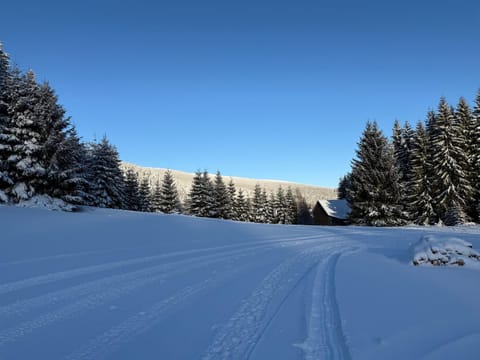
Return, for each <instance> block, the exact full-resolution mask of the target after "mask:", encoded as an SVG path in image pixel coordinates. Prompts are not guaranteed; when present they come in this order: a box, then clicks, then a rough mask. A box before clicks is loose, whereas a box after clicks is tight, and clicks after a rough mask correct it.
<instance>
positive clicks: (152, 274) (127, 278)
mask: <svg viewBox="0 0 480 360" xmlns="http://www.w3.org/2000/svg"><path fill="white" fill-rule="evenodd" d="M315 241H318V237H317V238H315V237H298V238H288V239H282V240H277V241H265V242H258V243H254V244H244V246H237V245H234V246H226V247H221V248H222V249H229V248H239V247H240V248H239V249H236V250H229V251H228V250H227V251H223V252H222V251H220V252H218V253H214V254H212V255H203V256H198V257H196V258H189V259H187V260H180V261H176V262H172V263H167V264H161V265H157V266H153V267H148V268H146V269H141V270H137V271H132V272H128V273H123V274H120V275H113V276H107V277H104V278H101V279H98V280H94V281H90V282H87V283H83V284H80V285H76V286H72V287H68V288H65V289H62V290H58V291H53V292H50V293H47V294H44V295H41V296H37V297H34V298H31V299H27V300H21V301H17V302H14V303H13V304H9V305H6V306H3V307H0V318H1V317H2V316H3V317H7V318H8V317H11V316H18V315H22V314H25V313H27V312H29V311H31V310H33V309H35V308H39V307H42V306H48V305H52V304H55V303H57V302H60V301H65V300H73V302H72V303H69V304H67V305H64V306H62V307H60V308H57V309H56V310H53V311H49V312H47V313H44V314H41V315H39V316H37V317H35V318H33V319H29V320H26V321H23V322H22V323H20V324H18V325H17V326H14V327H12V328H8V329H4V330H1V331H0V347H2V346H5V345H6V344H8V343H12V342H16V341H18V340H19V339H21V338H22V337H23V336H25V335H27V334H29V333H31V332H33V331H35V330H39V329H41V328H43V327H45V326H48V325H50V324H52V323H55V322H58V321H64V320H66V319H69V318H72V317H74V316H76V315H78V314H80V313H82V312H85V311H88V310H93V309H95V308H97V307H99V306H102V305H104V304H106V303H108V302H111V301H113V300H116V299H119V298H121V297H123V296H126V295H128V294H131V293H132V292H134V291H135V290H138V289H140V288H142V287H145V286H147V285H149V284H152V283H155V282H163V281H165V280H166V279H167V278H169V277H172V276H175V275H180V274H182V273H186V272H188V271H193V270H195V269H198V268H201V267H204V266H208V265H211V264H214V263H221V262H228V261H233V260H238V259H239V258H243V257H245V256H248V255H250V254H252V253H256V254H258V252H259V251H262V250H264V251H266V250H269V249H271V248H272V247H274V246H278V245H279V244H282V245H283V246H288V247H290V246H293V247H296V246H298V245H305V244H308V243H311V242H315ZM283 243H285V244H283ZM214 250H218V248H214ZM210 251H212V249H210ZM202 252H204V251H202ZM182 253H185V252H182ZM188 253H190V251H188ZM169 255H170V256H169ZM171 256H173V255H172V253H171V254H165V255H161V257H162V258H164V257H171ZM148 258H152V257H148ZM144 259H145V258H140V259H133V260H127V261H126V262H128V263H131V262H134V261H143V260H144ZM119 263H121V262H114V263H110V264H106V266H112V265H115V266H118V264H119ZM101 266H102V265H100V266H98V267H101ZM98 267H97V268H98ZM86 269H88V270H91V269H92V267H87V268H86ZM76 270H85V269H76ZM76 270H74V271H76ZM168 271H170V272H168ZM63 273H64V272H62V274H63ZM49 275H55V274H49ZM47 276H48V275H47ZM34 279H36V278H34ZM27 280H28V279H27ZM22 284H25V282H22ZM6 285H8V284H6ZM35 285H37V284H35ZM12 291H13V290H12ZM82 296H83V297H82Z"/></svg>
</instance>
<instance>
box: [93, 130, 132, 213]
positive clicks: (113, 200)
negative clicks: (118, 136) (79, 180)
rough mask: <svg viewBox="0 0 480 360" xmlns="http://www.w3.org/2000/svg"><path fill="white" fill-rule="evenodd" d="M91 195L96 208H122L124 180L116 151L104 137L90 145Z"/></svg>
mask: <svg viewBox="0 0 480 360" xmlns="http://www.w3.org/2000/svg"><path fill="white" fill-rule="evenodd" d="M89 166H90V176H91V180H90V183H91V184H92V190H91V193H92V195H93V196H94V197H95V202H94V205H95V206H97V207H106V208H115V209H121V208H123V207H124V202H123V199H124V197H125V195H124V180H123V174H122V170H120V160H119V156H118V152H117V149H116V148H115V147H114V146H113V145H111V144H110V142H109V141H108V140H107V137H106V136H104V137H103V138H102V141H101V142H100V143H98V144H92V154H91V159H90V164H89Z"/></svg>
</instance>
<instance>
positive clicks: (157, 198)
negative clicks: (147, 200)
mask: <svg viewBox="0 0 480 360" xmlns="http://www.w3.org/2000/svg"><path fill="white" fill-rule="evenodd" d="M161 198H162V185H161V184H160V180H158V179H157V182H156V183H155V187H154V188H153V194H152V209H153V211H154V212H158V211H161V210H160V207H161Z"/></svg>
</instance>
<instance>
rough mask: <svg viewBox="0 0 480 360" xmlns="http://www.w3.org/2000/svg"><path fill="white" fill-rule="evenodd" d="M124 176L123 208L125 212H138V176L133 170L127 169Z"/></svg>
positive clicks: (139, 206)
mask: <svg viewBox="0 0 480 360" xmlns="http://www.w3.org/2000/svg"><path fill="white" fill-rule="evenodd" d="M124 176H125V180H124V192H123V193H124V199H123V205H124V208H125V209H127V210H132V211H139V210H140V208H141V204H140V189H139V187H140V185H139V183H138V175H137V173H136V172H135V171H133V169H128V170H127V171H126V172H125V175H124Z"/></svg>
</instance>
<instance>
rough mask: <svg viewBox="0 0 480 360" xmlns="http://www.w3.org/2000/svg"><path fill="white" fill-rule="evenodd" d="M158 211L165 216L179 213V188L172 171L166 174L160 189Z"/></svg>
mask: <svg viewBox="0 0 480 360" xmlns="http://www.w3.org/2000/svg"><path fill="white" fill-rule="evenodd" d="M155 192H156V191H155ZM158 201H159V202H158V209H159V210H160V211H161V212H163V213H165V214H172V213H179V212H180V209H181V206H180V201H179V199H178V192H177V186H176V185H175V179H174V178H173V175H172V173H171V171H170V170H167V171H166V172H165V175H164V176H163V181H162V187H161V189H160V196H159V200H158Z"/></svg>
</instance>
